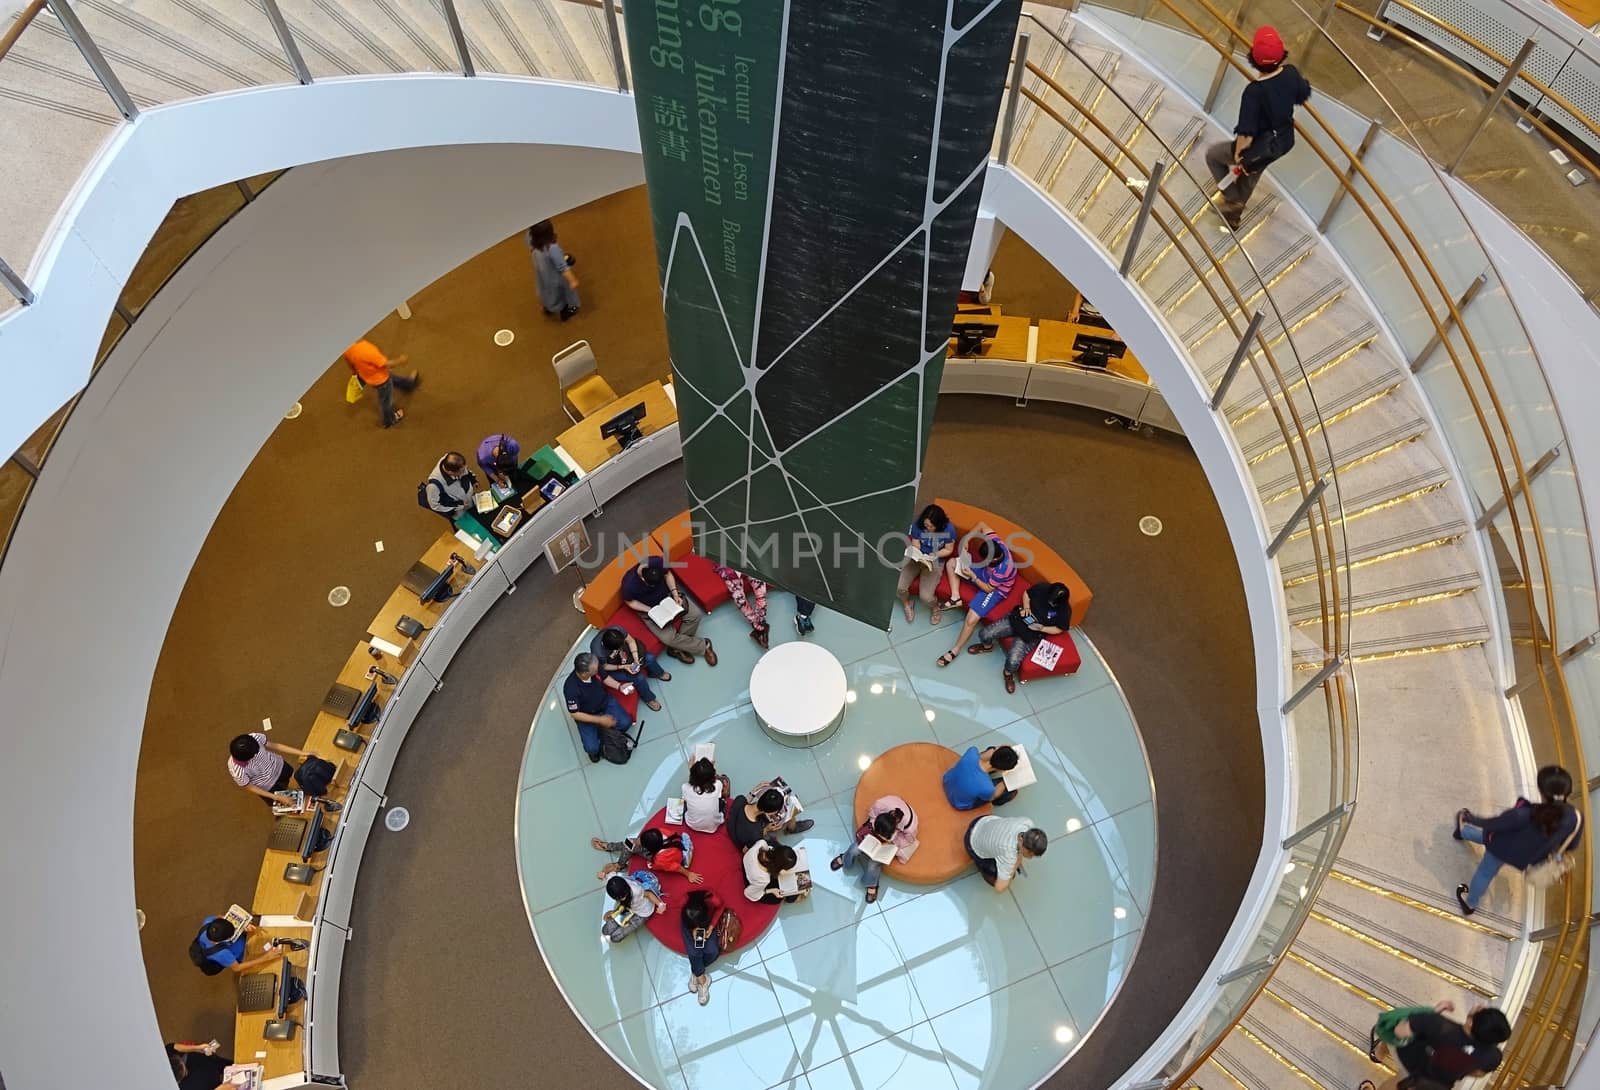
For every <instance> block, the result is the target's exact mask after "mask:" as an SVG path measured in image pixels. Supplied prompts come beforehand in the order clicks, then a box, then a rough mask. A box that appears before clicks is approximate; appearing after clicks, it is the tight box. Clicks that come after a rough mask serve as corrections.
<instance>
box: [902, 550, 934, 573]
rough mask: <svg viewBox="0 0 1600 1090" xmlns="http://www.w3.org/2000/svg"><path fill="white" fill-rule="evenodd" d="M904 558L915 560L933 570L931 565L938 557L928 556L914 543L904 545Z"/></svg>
mask: <svg viewBox="0 0 1600 1090" xmlns="http://www.w3.org/2000/svg"><path fill="white" fill-rule="evenodd" d="M906 559H907V560H915V561H916V562H917V563H918V564H921V565H922V566H923V568H925V569H926V570H928V571H930V572H931V571H932V570H933V566H934V565H935V564H937V563H938V562H939V559H938V557H934V556H929V555H928V554H927V553H925V552H923V551H922V550H921V549H919V548H917V546H915V545H907V546H906Z"/></svg>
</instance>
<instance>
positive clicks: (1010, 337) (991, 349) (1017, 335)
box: [950, 314, 1033, 363]
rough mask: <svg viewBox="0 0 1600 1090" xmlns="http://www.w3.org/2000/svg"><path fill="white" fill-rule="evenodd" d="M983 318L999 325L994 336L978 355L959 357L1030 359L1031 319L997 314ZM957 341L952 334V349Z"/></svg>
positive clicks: (1020, 360)
mask: <svg viewBox="0 0 1600 1090" xmlns="http://www.w3.org/2000/svg"><path fill="white" fill-rule="evenodd" d="M981 320H982V321H984V322H987V323H988V324H989V325H994V326H998V327H999V329H998V330H997V332H996V333H995V336H994V338H993V339H992V340H990V341H988V342H986V343H985V344H984V346H983V351H981V352H979V353H978V354H977V355H976V356H958V357H956V358H957V359H977V360H982V359H989V360H1016V361H1018V362H1019V363H1026V362H1027V361H1028V329H1029V327H1030V326H1032V325H1033V322H1032V320H1031V319H1028V318H1023V317H1018V316H1016V315H1011V316H1006V315H1000V314H996V315H994V316H992V317H989V318H982V319H981ZM955 341H956V339H955V337H953V336H952V337H951V338H950V347H951V348H952V349H954V348H955Z"/></svg>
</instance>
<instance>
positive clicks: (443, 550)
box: [367, 530, 478, 674]
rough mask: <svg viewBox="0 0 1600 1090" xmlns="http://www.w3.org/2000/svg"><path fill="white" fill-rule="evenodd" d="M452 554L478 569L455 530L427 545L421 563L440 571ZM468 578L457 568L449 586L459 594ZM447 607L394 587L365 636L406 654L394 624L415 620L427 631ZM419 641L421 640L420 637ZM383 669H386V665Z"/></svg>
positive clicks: (399, 587)
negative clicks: (401, 620)
mask: <svg viewBox="0 0 1600 1090" xmlns="http://www.w3.org/2000/svg"><path fill="white" fill-rule="evenodd" d="M451 553H459V554H461V556H462V557H464V558H465V559H466V561H467V563H469V564H471V565H472V566H473V567H477V566H478V562H477V561H476V560H473V559H472V556H471V550H470V549H468V548H467V547H466V546H465V545H463V544H462V543H461V540H460V539H459V538H457V537H456V535H455V531H454V530H446V531H445V532H444V533H442V534H440V535H439V537H438V539H437V540H436V541H434V543H433V544H432V545H430V546H428V551H427V552H425V553H423V554H422V558H421V559H422V563H424V564H426V565H427V566H428V567H430V568H432V569H433V570H434V571H443V570H444V569H445V565H447V564H449V563H450V554H451ZM469 578H471V576H469V575H467V574H466V573H464V572H463V571H462V570H461V569H460V568H459V567H458V568H457V569H456V572H455V574H454V575H452V576H451V577H450V586H451V587H453V588H454V589H455V590H458V591H459V590H460V589H461V588H462V587H463V586H465V585H466V582H467V580H468V579H469ZM447 605H449V603H448V602H429V603H428V604H427V605H423V604H422V602H421V601H419V600H418V598H417V595H416V594H415V593H414V592H412V591H410V590H408V589H406V587H404V586H398V587H395V588H394V591H393V593H391V594H390V595H389V598H388V600H387V601H385V602H384V603H383V608H381V609H379V610H378V615H377V616H375V617H373V618H372V623H371V624H369V625H367V635H369V636H376V637H377V638H378V639H380V640H383V641H385V642H387V643H393V644H398V645H400V646H401V647H404V648H406V649H407V651H409V650H410V647H409V646H408V644H409V641H408V640H407V639H406V637H404V636H402V635H401V634H400V630H399V629H397V628H396V627H395V622H397V621H398V620H400V618H401V617H403V616H408V617H415V618H416V619H417V620H419V621H421V622H422V623H423V624H424V625H425V626H427V627H428V628H432V627H433V623H434V622H435V621H437V620H438V619H439V618H440V617H441V616H442V615H443V614H444V611H445V607H446V606H447ZM418 638H419V639H420V637H418ZM406 657H407V658H408V659H409V657H410V656H409V655H407V656H406ZM384 669H385V670H389V668H388V667H387V666H385V667H384ZM389 672H390V673H391V674H393V673H396V672H397V671H394V670H389Z"/></svg>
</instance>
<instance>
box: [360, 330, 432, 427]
mask: <svg viewBox="0 0 1600 1090" xmlns="http://www.w3.org/2000/svg"><path fill="white" fill-rule="evenodd" d="M406 360H407V357H406V356H403V355H402V356H396V357H395V358H394V359H390V358H389V357H387V356H385V355H384V354H383V350H382V349H380V348H379V347H378V346H377V345H375V344H373V343H372V342H371V341H357V342H356V343H355V344H353V345H351V346H350V347H349V348H346V349H345V350H344V362H345V363H346V364H347V365H348V366H349V368H350V370H351V371H353V372H355V376H356V378H358V379H360V380H361V385H363V386H371V387H373V388H375V389H376V390H377V391H378V423H379V424H380V425H381V426H383V427H385V428H391V427H393V426H394V425H396V424H398V423H400V421H402V420H404V419H405V418H406V411H405V410H404V409H397V408H395V407H394V392H395V390H396V388H398V389H401V390H405V391H407V392H410V391H412V390H415V389H416V388H417V387H418V386H419V385H420V384H421V383H422V372H420V371H412V372H411V374H410V375H409V376H407V375H397V374H394V372H393V370H392V369H393V368H395V367H401V366H403V365H404V364H405V362H406Z"/></svg>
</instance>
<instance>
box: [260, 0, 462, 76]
mask: <svg viewBox="0 0 1600 1090" xmlns="http://www.w3.org/2000/svg"><path fill="white" fill-rule="evenodd" d="M279 7H280V8H281V9H282V11H283V18H284V21H285V22H287V23H288V24H289V29H290V31H291V32H292V33H293V34H294V37H295V41H296V42H297V43H300V42H301V37H302V35H303V36H304V37H305V39H306V41H307V42H309V43H311V48H310V49H308V48H307V45H306V44H301V45H300V49H301V53H302V55H304V57H305V60H306V65H307V67H309V68H310V69H311V74H312V76H314V77H321V76H341V75H369V74H383V73H400V72H436V71H444V68H443V66H442V65H440V64H438V63H435V62H433V61H432V60H431V59H430V58H429V57H428V56H427V55H426V54H425V53H423V52H421V51H420V50H418V49H416V48H415V45H414V43H413V42H412V40H411V39H410V38H409V37H408V36H407V35H406V34H405V33H404V32H403V31H402V30H401V29H400V28H399V27H398V26H396V25H395V23H394V22H393V20H392V19H391V18H390V17H389V13H388V12H387V11H385V10H383V9H379V8H376V7H367V8H365V10H362V11H361V12H359V13H358V12H356V11H353V10H351V9H350V8H348V7H346V5H344V4H342V3H340V2H339V0H279Z"/></svg>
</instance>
